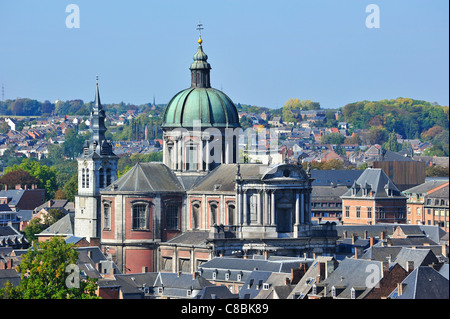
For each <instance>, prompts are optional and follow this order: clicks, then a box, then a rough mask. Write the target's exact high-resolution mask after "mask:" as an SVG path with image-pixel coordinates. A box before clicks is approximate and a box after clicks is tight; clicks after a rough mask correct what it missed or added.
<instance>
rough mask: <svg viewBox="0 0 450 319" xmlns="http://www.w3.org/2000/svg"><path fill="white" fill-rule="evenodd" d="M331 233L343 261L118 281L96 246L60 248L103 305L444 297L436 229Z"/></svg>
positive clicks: (13, 259)
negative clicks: (93, 283)
mask: <svg viewBox="0 0 450 319" xmlns="http://www.w3.org/2000/svg"><path fill="white" fill-rule="evenodd" d="M337 227H338V232H339V234H340V235H341V238H340V240H339V243H338V246H342V247H344V248H343V250H345V247H346V246H350V247H352V250H349V251H348V253H347V254H344V253H342V254H335V255H334V256H313V257H312V258H307V257H306V256H298V257H282V256H271V257H269V258H267V256H259V255H254V256H248V257H247V258H233V257H215V258H213V259H211V260H209V261H206V262H204V263H202V264H200V265H199V266H198V268H197V269H196V271H195V272H193V273H183V272H176V273H174V272H164V271H159V272H143V273H131V274H121V273H120V271H119V269H118V268H117V267H116V266H115V265H114V263H113V262H111V261H110V260H108V258H107V257H106V256H105V255H104V254H103V252H102V251H101V250H100V248H99V247H97V246H95V245H94V246H90V245H89V244H90V243H88V242H86V241H85V240H83V239H80V238H76V237H74V236H67V237H66V242H69V243H74V244H75V245H76V250H77V251H78V252H79V257H78V261H77V266H78V267H79V269H80V274H81V278H82V279H85V278H95V279H97V283H98V288H97V294H98V295H99V296H101V297H102V298H104V299H331V298H333V299H448V298H449V293H448V288H449V285H448V276H449V268H448V233H445V232H443V231H442V230H440V229H439V228H438V227H436V226H417V225H401V226H399V225H395V224H385V225H377V226H337ZM2 230H3V229H2V228H0V231H2ZM349 234H351V235H349ZM10 236H11V235H10ZM1 238H2V237H1V233H0V239H1ZM435 240H436V241H437V242H435ZM364 242H366V243H365V245H364V244H362V243H364ZM91 244H92V243H91ZM338 249H339V248H338ZM26 252H27V250H26V249H20V248H12V247H4V248H0V288H1V287H3V286H4V284H5V283H6V281H10V282H11V283H13V285H18V284H19V283H20V275H19V274H18V273H17V272H15V267H16V266H17V265H19V264H20V261H21V256H22V255H23V254H25V253H26Z"/></svg>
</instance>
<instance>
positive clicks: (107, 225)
mask: <svg viewBox="0 0 450 319" xmlns="http://www.w3.org/2000/svg"><path fill="white" fill-rule="evenodd" d="M103 229H108V230H109V229H111V206H110V204H103Z"/></svg>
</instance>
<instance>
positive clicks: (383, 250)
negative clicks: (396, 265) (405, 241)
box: [361, 246, 402, 261]
mask: <svg viewBox="0 0 450 319" xmlns="http://www.w3.org/2000/svg"><path fill="white" fill-rule="evenodd" d="M400 250H402V247H398V246H395V247H392V246H371V247H369V248H367V249H366V251H365V253H364V254H363V255H362V256H361V259H370V260H378V261H388V260H389V259H391V261H393V260H394V259H395V258H396V257H397V255H398V253H399V252H400Z"/></svg>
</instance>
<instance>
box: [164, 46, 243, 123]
mask: <svg viewBox="0 0 450 319" xmlns="http://www.w3.org/2000/svg"><path fill="white" fill-rule="evenodd" d="M202 43H203V41H202V40H201V38H200V39H199V40H198V44H199V46H198V50H197V52H196V53H195V54H194V57H193V60H194V62H193V63H192V64H191V66H190V68H189V69H190V70H191V87H190V88H188V89H185V90H183V91H180V92H178V93H177V94H176V95H175V96H174V97H173V98H172V99H171V100H170V102H169V104H168V105H167V106H166V108H165V110H164V115H163V123H162V127H163V128H176V127H194V126H198V125H197V124H196V123H195V122H196V121H200V122H201V125H200V127H218V128H227V127H230V128H235V127H240V124H239V115H238V112H237V109H236V106H235V105H234V103H233V101H232V100H231V99H230V98H229V97H228V96H227V95H226V94H225V93H223V92H222V91H219V90H217V89H214V88H212V87H211V85H210V69H211V66H210V64H209V63H208V61H207V59H208V56H207V55H206V53H205V52H203V48H202Z"/></svg>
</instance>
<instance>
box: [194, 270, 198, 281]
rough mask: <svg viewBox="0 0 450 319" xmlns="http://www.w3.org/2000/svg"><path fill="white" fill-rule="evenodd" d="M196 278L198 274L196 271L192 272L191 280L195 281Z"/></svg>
mask: <svg viewBox="0 0 450 319" xmlns="http://www.w3.org/2000/svg"><path fill="white" fill-rule="evenodd" d="M198 276H199V273H198V272H197V271H194V272H193V273H192V280H195V279H197V278H198Z"/></svg>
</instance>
